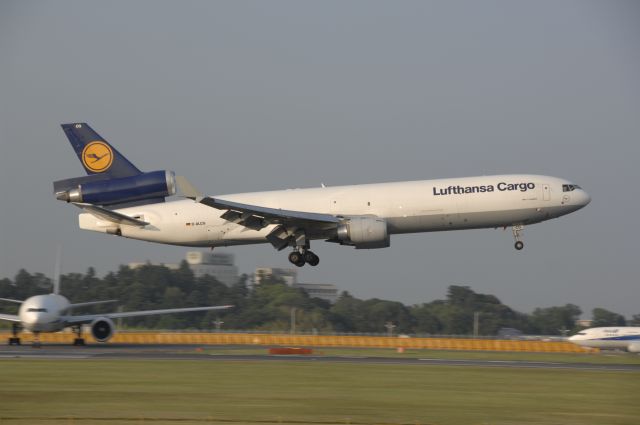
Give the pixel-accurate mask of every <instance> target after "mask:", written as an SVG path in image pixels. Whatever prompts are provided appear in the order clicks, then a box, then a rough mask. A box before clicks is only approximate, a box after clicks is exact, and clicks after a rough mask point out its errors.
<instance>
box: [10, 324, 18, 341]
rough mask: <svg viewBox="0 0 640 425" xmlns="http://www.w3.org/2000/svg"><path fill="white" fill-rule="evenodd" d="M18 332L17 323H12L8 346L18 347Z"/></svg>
mask: <svg viewBox="0 0 640 425" xmlns="http://www.w3.org/2000/svg"><path fill="white" fill-rule="evenodd" d="M18 332H20V326H19V325H18V324H17V323H14V324H13V326H12V327H11V334H12V335H13V336H11V337H9V345H20V337H19V336H18Z"/></svg>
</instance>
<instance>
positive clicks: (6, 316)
mask: <svg viewBox="0 0 640 425" xmlns="http://www.w3.org/2000/svg"><path fill="white" fill-rule="evenodd" d="M0 320H6V321H8V322H19V321H20V318H19V317H18V316H16V315H15V314H0Z"/></svg>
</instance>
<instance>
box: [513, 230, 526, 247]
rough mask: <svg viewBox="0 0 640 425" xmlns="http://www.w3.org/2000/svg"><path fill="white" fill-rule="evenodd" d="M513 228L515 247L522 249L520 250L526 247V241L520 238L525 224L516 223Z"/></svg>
mask: <svg viewBox="0 0 640 425" xmlns="http://www.w3.org/2000/svg"><path fill="white" fill-rule="evenodd" d="M512 230H513V238H514V239H515V240H516V243H515V244H514V247H515V249H517V250H518V251H520V250H522V248H524V242H522V241H521V240H520V232H522V230H524V226H523V225H521V224H518V225H514V226H513V228H512Z"/></svg>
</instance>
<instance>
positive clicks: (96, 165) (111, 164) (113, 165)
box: [62, 123, 141, 178]
mask: <svg viewBox="0 0 640 425" xmlns="http://www.w3.org/2000/svg"><path fill="white" fill-rule="evenodd" d="M62 129H63V130H64V133H65V134H66V135H67V138H68V139H69V142H70V143H71V146H72V147H73V150H75V151H76V154H77V155H78V158H79V159H80V162H81V163H82V166H83V167H84V169H85V171H86V172H87V174H89V175H92V174H102V175H106V176H108V177H109V178H119V177H131V176H137V175H138V174H141V171H140V170H138V169H137V168H136V166H135V165H133V164H132V163H131V162H129V160H128V159H127V158H125V157H124V156H122V154H120V152H118V151H117V150H116V149H115V148H114V147H113V146H111V145H110V144H109V143H108V142H107V141H106V140H104V139H103V138H102V137H100V135H99V134H98V133H96V132H95V131H93V129H92V128H91V127H89V125H88V124H87V123H74V124H62Z"/></svg>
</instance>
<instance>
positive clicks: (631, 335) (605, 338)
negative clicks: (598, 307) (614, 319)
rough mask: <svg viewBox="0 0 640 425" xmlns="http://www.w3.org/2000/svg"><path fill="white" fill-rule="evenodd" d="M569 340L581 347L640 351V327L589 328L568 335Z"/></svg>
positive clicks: (631, 351)
mask: <svg viewBox="0 0 640 425" xmlns="http://www.w3.org/2000/svg"><path fill="white" fill-rule="evenodd" d="M569 341H571V342H573V343H574V344H578V345H581V346H583V347H591V348H602V349H605V350H626V351H629V352H630V353H640V327H632V326H611V327H604V328H589V329H585V330H582V331H580V332H578V333H577V334H575V335H573V336H571V337H569Z"/></svg>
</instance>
